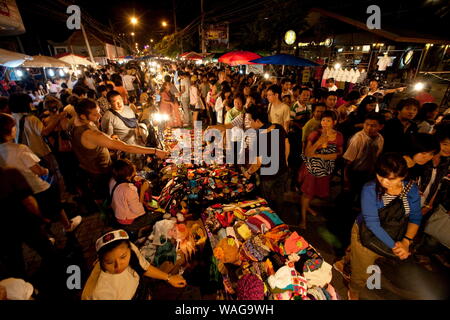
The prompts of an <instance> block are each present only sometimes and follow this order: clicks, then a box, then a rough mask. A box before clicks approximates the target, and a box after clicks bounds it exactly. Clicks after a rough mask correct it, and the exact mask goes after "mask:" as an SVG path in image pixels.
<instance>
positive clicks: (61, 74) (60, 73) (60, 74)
mask: <svg viewBox="0 0 450 320" xmlns="http://www.w3.org/2000/svg"><path fill="white" fill-rule="evenodd" d="M59 76H60V77H64V70H63V69H59Z"/></svg>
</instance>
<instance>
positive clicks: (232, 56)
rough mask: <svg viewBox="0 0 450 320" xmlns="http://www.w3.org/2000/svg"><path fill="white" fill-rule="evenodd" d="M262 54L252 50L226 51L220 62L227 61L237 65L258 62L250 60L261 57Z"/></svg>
mask: <svg viewBox="0 0 450 320" xmlns="http://www.w3.org/2000/svg"><path fill="white" fill-rule="evenodd" d="M259 58H261V56H260V55H259V54H256V53H253V52H250V51H232V52H228V53H225V54H224V55H223V56H221V57H220V58H219V62H222V63H226V64H229V65H232V66H237V65H240V64H257V63H253V62H250V60H255V59H259Z"/></svg>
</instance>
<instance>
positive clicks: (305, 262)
mask: <svg viewBox="0 0 450 320" xmlns="http://www.w3.org/2000/svg"><path fill="white" fill-rule="evenodd" d="M299 257H300V260H298V261H297V262H295V268H296V269H297V271H298V272H306V271H314V270H317V269H319V268H320V267H321V266H322V263H323V258H322V257H321V256H320V255H319V253H317V251H316V250H315V249H314V248H313V247H312V246H311V245H310V246H309V247H308V248H307V249H306V251H305V252H304V253H303V254H299Z"/></svg>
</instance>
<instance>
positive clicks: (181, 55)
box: [180, 51, 192, 58]
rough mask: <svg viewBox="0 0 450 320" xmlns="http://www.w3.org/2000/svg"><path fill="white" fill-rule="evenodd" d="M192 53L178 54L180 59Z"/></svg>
mask: <svg viewBox="0 0 450 320" xmlns="http://www.w3.org/2000/svg"><path fill="white" fill-rule="evenodd" d="M191 52H192V51H186V52H185V53H183V54H180V58H183V57H185V56H187V55H188V54H189V53H191Z"/></svg>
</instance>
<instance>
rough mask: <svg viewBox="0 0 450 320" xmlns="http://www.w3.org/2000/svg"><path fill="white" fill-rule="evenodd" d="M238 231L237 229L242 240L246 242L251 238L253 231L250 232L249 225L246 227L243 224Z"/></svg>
mask: <svg viewBox="0 0 450 320" xmlns="http://www.w3.org/2000/svg"><path fill="white" fill-rule="evenodd" d="M236 229H237V233H238V234H239V235H240V236H241V237H242V239H244V241H245V240H248V239H250V238H251V236H252V231H251V230H250V228H249V227H248V225H246V224H245V223H243V224H241V225H240V226H239V227H237V228H236Z"/></svg>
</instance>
